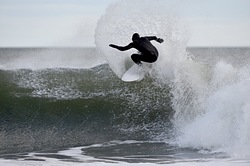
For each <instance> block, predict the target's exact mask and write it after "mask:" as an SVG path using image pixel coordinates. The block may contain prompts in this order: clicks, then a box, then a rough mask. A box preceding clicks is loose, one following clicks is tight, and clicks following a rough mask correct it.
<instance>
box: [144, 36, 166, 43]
mask: <svg viewBox="0 0 250 166" xmlns="http://www.w3.org/2000/svg"><path fill="white" fill-rule="evenodd" d="M146 38H147V39H148V40H149V41H150V40H155V41H157V42H158V43H162V42H164V40H163V39H161V38H157V37H156V36H146Z"/></svg>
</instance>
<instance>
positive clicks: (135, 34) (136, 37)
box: [132, 33, 140, 42]
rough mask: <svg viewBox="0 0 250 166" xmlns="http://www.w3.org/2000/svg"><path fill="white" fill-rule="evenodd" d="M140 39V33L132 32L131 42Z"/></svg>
mask: <svg viewBox="0 0 250 166" xmlns="http://www.w3.org/2000/svg"><path fill="white" fill-rule="evenodd" d="M139 39H140V35H139V34H138V33H134V34H133V36H132V40H133V42H136V41H138V40H139Z"/></svg>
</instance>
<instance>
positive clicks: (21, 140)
mask: <svg viewBox="0 0 250 166" xmlns="http://www.w3.org/2000/svg"><path fill="white" fill-rule="evenodd" d="M56 50H58V51H59V53H60V51H61V50H60V49H54V50H53V51H56ZM70 50H72V51H74V49H70ZM39 51H40V49H38V50H37V49H1V50H0V57H1V59H5V60H4V61H1V62H2V64H6V63H11V62H12V61H15V59H16V58H20V57H22V54H23V56H24V57H25V56H26V54H32V53H36V52H39ZM81 51H85V50H84V49H82V50H81ZM15 54H17V56H16V57H15V56H14V55H15ZM6 59H9V61H8V60H6ZM41 63H42V62H41ZM45 63H46V62H45ZM0 78H1V80H0V101H1V104H0V114H1V116H0V136H1V137H0V138H1V146H0V153H2V154H5V153H16V152H27V151H34V150H45V149H57V148H65V147H72V146H78V145H84V144H94V143H99V142H105V141H110V140H130V139H139V140H148V139H150V137H152V136H153V135H154V134H157V133H158V134H159V133H160V132H163V131H165V129H166V128H168V125H170V117H171V114H172V113H173V111H172V109H171V107H170V99H169V94H168V93H166V96H162V95H161V94H160V92H161V91H162V88H161V87H159V86H157V85H154V83H153V82H152V80H150V79H146V80H145V83H143V84H141V83H132V84H128V83H124V82H122V81H121V80H120V79H119V78H118V77H117V76H115V75H114V73H113V72H112V71H111V70H110V68H109V67H108V65H106V64H103V65H100V66H97V67H94V68H90V69H69V68H57V67H55V68H44V69H35V70H33V69H29V67H27V68H26V69H25V68H20V69H11V70H9V69H1V70H0ZM166 91H167V90H166Z"/></svg>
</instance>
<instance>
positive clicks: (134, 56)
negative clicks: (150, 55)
mask: <svg viewBox="0 0 250 166" xmlns="http://www.w3.org/2000/svg"><path fill="white" fill-rule="evenodd" d="M141 57H142V55H140V54H132V55H131V59H132V60H133V61H134V62H135V63H136V64H137V65H141Z"/></svg>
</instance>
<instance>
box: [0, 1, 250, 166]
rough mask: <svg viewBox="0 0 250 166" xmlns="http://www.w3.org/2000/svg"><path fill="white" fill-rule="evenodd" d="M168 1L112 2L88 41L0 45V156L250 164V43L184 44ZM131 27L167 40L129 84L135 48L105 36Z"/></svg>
mask: <svg viewBox="0 0 250 166" xmlns="http://www.w3.org/2000/svg"><path fill="white" fill-rule="evenodd" d="M175 8H176V3H173V4H168V3H166V1H165V0H158V1H157V3H155V1H151V0H136V1H130V0H121V1H117V2H116V3H113V4H111V5H110V6H109V7H108V8H107V10H106V11H105V13H104V14H103V15H102V16H101V17H100V19H99V20H98V22H97V25H96V29H95V35H94V36H93V37H94V39H95V43H94V46H93V47H90V48H0V165H4V166H17V165H18V166H19V165H23V166H26V165H29V166H37V165H40V166H48V165H49V166H52V165H53V166H68V165H70V166H79V165H84V166H85V165H87V166H96V165H104V166H116V165H125V166H132V165H136V166H137V165H143V166H144V165H146V166H155V165H171V166H189V165H192V166H214V165H220V166H235V165H240V166H249V165H250V150H249V149H250V97H249V94H250V65H249V64H250V56H249V55H250V48H247V47H235V48H234V47H204V48H201V47H196V48H195V47H187V43H188V41H189V37H190V34H189V33H188V30H187V29H188V28H187V25H186V23H185V21H183V20H182V19H181V18H180V17H179V16H178V14H177V13H176V12H175V11H174V9H175ZM128 11H129V12H128ZM134 32H137V33H139V34H140V35H141V36H147V35H155V36H157V37H160V38H163V39H164V43H161V44H159V43H157V42H155V41H152V44H153V45H155V47H156V48H157V49H158V51H159V58H158V60H157V61H156V62H155V63H153V64H151V65H149V64H143V66H142V67H143V70H144V71H145V73H146V75H145V78H144V79H143V80H141V81H140V82H131V83H128V82H123V81H121V77H122V75H123V74H124V73H125V71H126V70H127V69H128V68H129V67H130V66H131V65H132V64H133V62H132V61H131V59H130V55H131V54H133V53H135V52H136V50H134V49H131V50H129V51H125V52H120V51H118V50H116V49H113V48H110V47H109V46H108V45H109V44H117V45H127V44H128V43H129V42H131V35H132V34H133V33H134ZM218 36H219V35H218ZM37 40H39V39H37Z"/></svg>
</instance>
